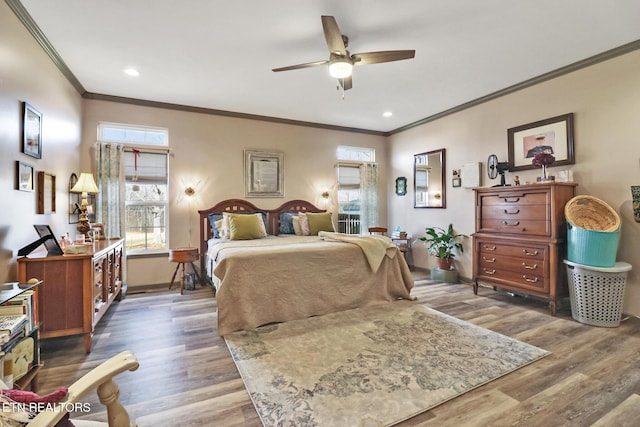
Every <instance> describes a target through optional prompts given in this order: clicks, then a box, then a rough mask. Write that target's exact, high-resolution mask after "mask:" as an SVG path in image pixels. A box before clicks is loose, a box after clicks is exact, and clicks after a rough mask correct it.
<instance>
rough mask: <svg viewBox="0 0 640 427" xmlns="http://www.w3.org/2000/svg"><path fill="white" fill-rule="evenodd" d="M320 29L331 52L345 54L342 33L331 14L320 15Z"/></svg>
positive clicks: (345, 49)
mask: <svg viewBox="0 0 640 427" xmlns="http://www.w3.org/2000/svg"><path fill="white" fill-rule="evenodd" d="M322 29H323V30H324V38H325V39H326V40H327V46H328V47H329V51H330V52H331V53H336V54H339V55H342V56H347V48H346V47H345V45H344V41H343V39H342V33H341V32H340V28H338V23H337V22H336V18H334V17H333V16H326V15H323V16H322Z"/></svg>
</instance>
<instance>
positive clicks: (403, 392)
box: [225, 301, 550, 427]
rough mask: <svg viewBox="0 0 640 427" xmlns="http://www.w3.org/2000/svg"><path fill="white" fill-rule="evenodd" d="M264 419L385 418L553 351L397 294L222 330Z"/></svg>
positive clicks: (290, 422)
mask: <svg viewBox="0 0 640 427" xmlns="http://www.w3.org/2000/svg"><path fill="white" fill-rule="evenodd" d="M225 339H226V342H227V345H228V347H229V350H230V351H231V354H232V356H233V360H234V361H235V363H236V366H237V367H238V371H239V372H240V374H241V375H242V378H243V380H244V383H245V386H246V388H247V391H248V392H249V395H250V396H251V399H252V400H253V403H254V405H255V407H256V410H257V411H258V414H259V415H260V419H261V420H262V423H263V424H264V425H265V426H296V427H298V426H305V427H306V426H321V427H325V426H388V425H392V424H395V423H398V422H400V421H403V420H405V419H407V418H410V417H412V416H414V415H417V414H419V413H421V412H424V411H427V410H429V409H430V408H433V407H434V406H437V405H439V404H441V403H443V402H445V401H447V400H449V399H452V398H454V397H456V396H459V395H461V394H463V393H465V392H467V391H469V390H471V389H473V388H475V387H478V386H480V385H482V384H485V383H487V382H490V381H493V380H495V379H496V378H498V377H500V376H503V375H505V374H508V373H509V372H512V371H514V370H516V369H518V368H521V367H523V366H525V365H527V364H529V363H531V362H534V361H535V360H538V359H540V358H542V357H544V356H546V355H548V354H550V353H549V352H547V351H546V350H542V349H539V348H537V347H534V346H531V345H529V344H525V343H523V342H520V341H517V340H515V339H512V338H509V337H506V336H504V335H501V334H498V333H495V332H492V331H489V330H487V329H483V328H480V327H478V326H475V325H472V324H470V323H467V322H464V321H462V320H459V319H456V318H454V317H451V316H448V315H445V314H443V313H440V312H437V311H435V310H432V309H429V308H426V307H424V306H422V305H420V304H418V303H416V302H410V301H396V302H392V303H388V304H381V305H375V306H369V307H364V308H359V309H354V310H347V311H342V312H339V313H333V314H328V315H324V316H318V317H311V318H308V319H303V320H296V321H291V322H287V323H281V324H273V325H267V326H263V327H260V328H258V329H256V330H253V331H246V332H236V333H232V334H229V335H227V336H225Z"/></svg>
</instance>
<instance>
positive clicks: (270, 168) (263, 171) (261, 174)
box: [244, 150, 284, 197]
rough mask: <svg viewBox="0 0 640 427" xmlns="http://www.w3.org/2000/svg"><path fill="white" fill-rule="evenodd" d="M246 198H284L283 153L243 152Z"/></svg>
mask: <svg viewBox="0 0 640 427" xmlns="http://www.w3.org/2000/svg"><path fill="white" fill-rule="evenodd" d="M244 181H245V182H244V183H245V194H244V195H245V196H246V197H284V153H282V152H267V151H252V150H245V152H244Z"/></svg>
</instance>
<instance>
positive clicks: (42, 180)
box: [36, 171, 56, 214]
mask: <svg viewBox="0 0 640 427" xmlns="http://www.w3.org/2000/svg"><path fill="white" fill-rule="evenodd" d="M36 189H37V202H36V213H39V214H50V213H53V212H55V211H56V176H55V175H51V174H50V173H46V172H42V171H40V172H38V185H37V187H36Z"/></svg>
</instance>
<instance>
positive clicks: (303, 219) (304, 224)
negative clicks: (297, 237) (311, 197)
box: [298, 212, 311, 236]
mask: <svg viewBox="0 0 640 427" xmlns="http://www.w3.org/2000/svg"><path fill="white" fill-rule="evenodd" d="M298 221H299V222H300V234H301V235H302V236H309V235H310V234H311V232H310V230H309V220H308V219H307V214H306V213H305V212H300V213H299V214H298Z"/></svg>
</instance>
